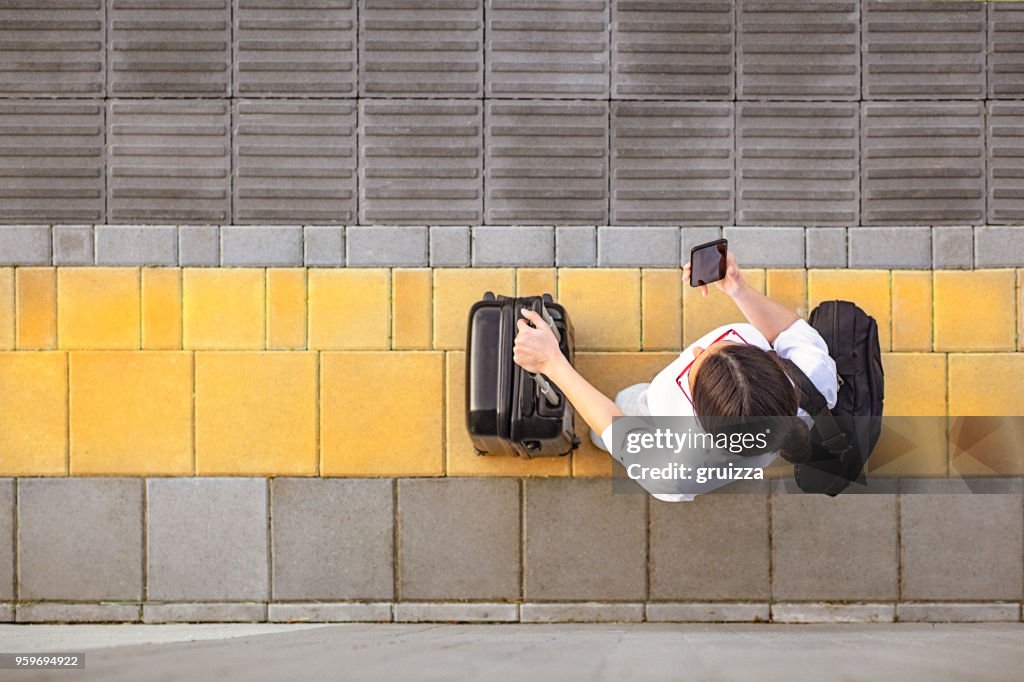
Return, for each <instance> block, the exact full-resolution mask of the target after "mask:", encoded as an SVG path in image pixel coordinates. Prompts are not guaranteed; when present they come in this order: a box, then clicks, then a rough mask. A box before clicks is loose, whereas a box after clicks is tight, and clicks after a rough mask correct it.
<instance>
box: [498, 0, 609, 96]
mask: <svg viewBox="0 0 1024 682" xmlns="http://www.w3.org/2000/svg"><path fill="white" fill-rule="evenodd" d="M608 5H609V2H608V0H597V2H567V3H558V4H543V5H529V4H527V5H518V4H517V3H508V2H502V1H501V0H487V5H486V9H485V13H484V15H485V16H486V18H487V29H486V35H487V45H486V47H485V49H486V54H485V55H484V64H485V65H486V69H487V71H486V74H485V76H484V83H485V88H486V95H487V96H488V97H578V98H590V99H606V98H607V97H608V80H609V78H608V71H609V45H608V38H609V32H608V23H609V18H610V17H609V12H608ZM552 31H557V32H558V36H559V39H558V41H557V42H552V41H551V40H550V37H551V32H552Z"/></svg>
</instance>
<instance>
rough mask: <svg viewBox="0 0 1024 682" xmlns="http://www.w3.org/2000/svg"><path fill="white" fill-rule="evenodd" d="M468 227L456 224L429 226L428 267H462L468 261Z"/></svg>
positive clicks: (469, 235)
mask: <svg viewBox="0 0 1024 682" xmlns="http://www.w3.org/2000/svg"><path fill="white" fill-rule="evenodd" d="M470 242H471V234H470V228H468V227H460V226H456V225H432V226H431V227H430V267H432V268H462V267H467V266H468V265H469V263H470Z"/></svg>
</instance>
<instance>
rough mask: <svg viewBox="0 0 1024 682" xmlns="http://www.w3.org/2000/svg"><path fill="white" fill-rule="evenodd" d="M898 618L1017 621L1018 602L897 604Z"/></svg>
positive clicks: (904, 619) (914, 619)
mask: <svg viewBox="0 0 1024 682" xmlns="http://www.w3.org/2000/svg"><path fill="white" fill-rule="evenodd" d="M896 619H897V620H899V621H900V622H902V623H1016V622H1019V621H1020V606H1019V605H1017V604H991V603H990V604H958V603H931V604H928V603H923V604H922V603H918V604H914V603H911V604H897V605H896Z"/></svg>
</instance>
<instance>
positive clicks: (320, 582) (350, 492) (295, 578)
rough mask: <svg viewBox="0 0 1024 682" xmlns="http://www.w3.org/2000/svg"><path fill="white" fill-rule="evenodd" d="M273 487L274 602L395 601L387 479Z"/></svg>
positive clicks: (299, 481)
mask: <svg viewBox="0 0 1024 682" xmlns="http://www.w3.org/2000/svg"><path fill="white" fill-rule="evenodd" d="M270 485H271V541H272V548H273V555H272V563H271V568H272V574H273V598H274V599H275V600H277V601H289V600H294V601H314V600H315V601H344V600H360V599H377V600H380V599H385V600H390V599H393V598H394V596H395V594H394V575H393V568H392V564H393V556H394V554H393V545H392V541H393V537H394V509H393V503H392V482H391V481H390V480H387V479H380V480H372V479H307V478H291V477H287V478H275V479H273V480H272V481H271V484H270Z"/></svg>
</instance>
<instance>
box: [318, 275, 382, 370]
mask: <svg viewBox="0 0 1024 682" xmlns="http://www.w3.org/2000/svg"><path fill="white" fill-rule="evenodd" d="M388 274H389V273H388V271H387V270H384V269H378V268H374V269H369V268H363V269H358V270H356V269H352V270H313V271H310V273H309V303H308V309H309V347H310V348H311V349H316V350H321V349H325V350H331V349H346V350H347V349H353V350H373V349H378V350H383V349H386V348H387V347H388V340H389V339H388V333H389V332H390V329H389V325H388V308H389V307H390V306H389V303H390V301H389V300H388V296H389V295H390V294H391V286H390V282H389V277H388ZM352 320H359V324H351V321H352Z"/></svg>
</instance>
